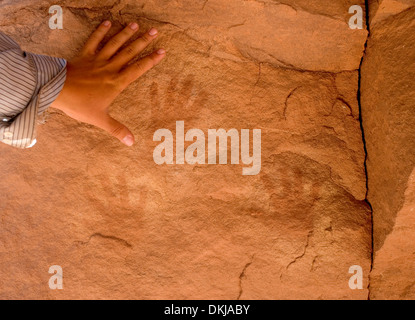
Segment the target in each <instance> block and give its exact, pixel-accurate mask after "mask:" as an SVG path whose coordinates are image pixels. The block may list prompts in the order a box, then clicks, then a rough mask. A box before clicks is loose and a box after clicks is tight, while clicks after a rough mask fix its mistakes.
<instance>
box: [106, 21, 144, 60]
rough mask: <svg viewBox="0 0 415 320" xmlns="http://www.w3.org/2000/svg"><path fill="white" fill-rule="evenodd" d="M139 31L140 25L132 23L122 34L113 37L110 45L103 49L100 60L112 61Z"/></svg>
mask: <svg viewBox="0 0 415 320" xmlns="http://www.w3.org/2000/svg"><path fill="white" fill-rule="evenodd" d="M137 31H138V24H137V23H135V22H132V23H130V24H129V25H128V26H127V27H125V28H124V29H123V30H122V31H121V32H120V33H118V34H117V35H115V36H114V37H112V38H111V39H110V40H109V41H108V43H107V44H106V45H105V46H104V48H102V50H101V51H100V52H99V54H98V59H102V60H108V59H110V58H111V57H112V56H113V55H114V54H115V53H116V52H117V51H118V49H119V48H121V47H122V45H123V44H124V43H126V42H127V41H128V39H130V38H131V37H132V36H133V34H134V33H136V32H137Z"/></svg>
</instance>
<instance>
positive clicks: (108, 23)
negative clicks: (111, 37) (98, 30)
mask: <svg viewBox="0 0 415 320" xmlns="http://www.w3.org/2000/svg"><path fill="white" fill-rule="evenodd" d="M110 24H111V22H110V21H108V20H107V21H104V23H103V25H104V26H105V27H109V26H110Z"/></svg>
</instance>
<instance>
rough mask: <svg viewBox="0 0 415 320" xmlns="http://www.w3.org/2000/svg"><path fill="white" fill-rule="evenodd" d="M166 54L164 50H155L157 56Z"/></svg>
mask: <svg viewBox="0 0 415 320" xmlns="http://www.w3.org/2000/svg"><path fill="white" fill-rule="evenodd" d="M165 53H166V50H164V49H158V50H157V54H165Z"/></svg>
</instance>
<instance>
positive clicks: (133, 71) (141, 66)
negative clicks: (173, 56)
mask: <svg viewBox="0 0 415 320" xmlns="http://www.w3.org/2000/svg"><path fill="white" fill-rule="evenodd" d="M165 56H166V51H165V50H164V49H159V50H157V51H156V52H153V53H152V54H150V55H148V56H146V57H144V58H143V59H141V60H140V61H137V62H135V63H133V64H132V65H130V66H128V67H127V68H125V69H124V70H123V71H121V74H120V78H121V81H123V82H124V83H125V84H126V85H128V84H130V83H131V82H133V81H135V80H136V79H138V78H139V77H141V76H142V75H143V74H144V73H146V72H147V71H148V70H150V69H151V68H153V67H154V66H156V65H158V64H159V63H160V62H161V60H163V58H164V57H165Z"/></svg>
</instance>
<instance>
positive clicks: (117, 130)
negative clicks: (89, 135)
mask: <svg viewBox="0 0 415 320" xmlns="http://www.w3.org/2000/svg"><path fill="white" fill-rule="evenodd" d="M100 127H101V128H102V129H104V130H105V131H107V132H108V133H109V134H111V135H112V136H114V137H116V138H117V139H118V140H120V141H121V142H122V143H123V144H125V145H126V146H128V147H131V146H132V145H133V144H134V135H133V134H132V133H131V131H130V130H128V128H127V127H126V126H125V125H123V124H122V123H120V122H118V121H117V120H115V119H113V118H111V117H110V116H109V115H106V117H105V119H103V122H102V123H101V124H100Z"/></svg>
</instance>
